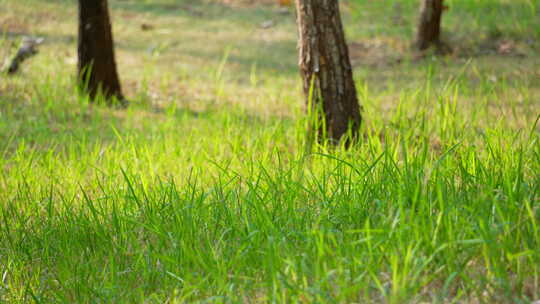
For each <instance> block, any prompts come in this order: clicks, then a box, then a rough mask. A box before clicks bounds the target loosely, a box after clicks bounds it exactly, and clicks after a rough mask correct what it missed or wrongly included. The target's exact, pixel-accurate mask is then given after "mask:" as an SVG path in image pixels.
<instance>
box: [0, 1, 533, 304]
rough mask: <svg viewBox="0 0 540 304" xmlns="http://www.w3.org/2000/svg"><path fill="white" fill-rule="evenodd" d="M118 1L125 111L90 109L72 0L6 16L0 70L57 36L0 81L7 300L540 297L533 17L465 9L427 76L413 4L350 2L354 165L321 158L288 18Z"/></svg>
mask: <svg viewBox="0 0 540 304" xmlns="http://www.w3.org/2000/svg"><path fill="white" fill-rule="evenodd" d="M110 2H111V3H110V4H111V8H112V11H113V17H114V31H115V38H116V43H117V57H118V60H117V61H118V64H119V70H120V74H121V78H122V82H123V84H124V89H125V92H126V95H127V96H128V97H129V98H130V99H131V101H132V106H131V107H130V108H129V109H128V110H125V111H121V110H113V109H108V108H106V107H102V106H95V105H89V104H88V102H87V100H86V99H85V98H84V97H80V96H79V95H78V94H77V93H76V90H75V88H74V72H75V63H76V7H75V5H74V3H72V1H63V0H54V1H52V0H47V1H44V0H42V1H40V0H17V1H13V0H0V11H2V15H1V16H0V30H1V31H2V33H3V35H2V38H1V39H0V57H6V56H7V55H8V53H9V52H12V51H13V50H14V47H15V45H16V43H17V42H18V41H19V39H20V37H21V35H24V34H31V35H38V36H43V37H44V38H45V39H46V43H45V44H44V45H43V46H42V47H41V53H40V54H39V55H38V56H36V57H35V58H33V59H31V60H30V61H29V62H27V63H26V64H25V66H24V68H23V70H22V72H21V73H20V74H19V75H17V76H15V77H10V78H7V77H5V76H1V77H2V78H0V153H1V155H2V157H1V158H0V168H1V171H0V172H1V175H0V302H7V303H23V302H30V303H32V302H36V303H56V302H60V303H96V302H98V303H99V302H101V303H132V302H144V303H164V302H167V303H195V302H199V303H266V302H277V303H297V302H299V303H370V302H373V303H381V302H382V303H406V302H410V303H419V302H424V303H426V302H428V303H431V302H434V303H455V302H459V303H529V302H531V301H532V300H538V299H540V227H539V224H540V221H539V219H540V174H539V172H540V144H539V140H540V126H539V123H538V118H539V114H540V53H539V49H540V8H539V5H538V3H537V2H535V1H532V0H531V1H527V0H511V1H510V0H506V1H503V0H501V1H487V0H482V1H468V0H453V1H448V4H449V5H450V10H449V11H448V13H447V16H446V19H445V23H444V27H445V29H446V31H445V35H444V37H445V40H446V41H447V42H448V43H449V44H450V45H452V46H453V52H452V53H451V54H449V55H447V56H444V57H433V56H427V57H426V58H424V59H417V58H415V56H414V55H411V54H409V45H410V40H411V37H412V36H413V34H414V19H415V16H416V12H417V10H416V1H412V0H411V1H409V0H407V1H397V0H392V1H390V0H389V1H367V0H366V1H356V2H352V1H349V2H345V1H344V5H343V12H344V15H345V21H346V25H347V32H348V36H349V41H350V43H351V53H352V56H353V61H354V63H355V67H356V68H355V74H356V78H357V84H358V87H359V95H360V99H361V102H362V105H363V108H364V116H365V123H364V126H363V129H362V133H363V134H364V140H363V141H362V143H361V144H359V145H358V146H357V147H354V148H353V149H351V150H348V151H345V150H341V149H331V150H329V149H326V148H325V147H307V146H306V143H305V140H304V137H305V133H306V131H305V130H306V129H305V126H306V120H305V118H304V116H303V114H302V97H301V91H300V82H299V76H298V72H297V68H296V49H295V46H296V42H295V39H296V30H295V26H294V14H293V12H292V11H291V12H289V13H286V12H283V11H282V10H281V9H279V8H278V7H275V6H272V5H254V4H253V3H252V4H250V3H251V2H250V1H244V2H241V3H238V2H234V1H228V3H218V2H217V1H187V0H186V1H180V0H178V1H172V0H169V1H167V0H155V1H149V0H146V1H144V0H111V1H110ZM395 3H399V4H395ZM270 20H271V21H272V22H271V23H270V22H268V21H270ZM263 23H264V25H266V26H268V25H270V28H267V29H264V28H263V26H262V25H263ZM143 24H144V25H145V28H151V29H150V30H142V25H143Z"/></svg>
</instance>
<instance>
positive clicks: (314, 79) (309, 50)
mask: <svg viewBox="0 0 540 304" xmlns="http://www.w3.org/2000/svg"><path fill="white" fill-rule="evenodd" d="M296 10H297V19H298V20H297V23H298V32H299V44H298V45H299V53H300V59H299V65H300V73H301V75H302V79H303V87H304V94H305V97H306V103H307V104H308V107H311V108H309V110H310V111H315V112H314V113H319V114H320V115H317V116H316V117H315V118H316V120H317V121H318V123H317V125H316V129H317V130H315V131H316V132H318V134H319V140H325V139H329V140H330V141H332V142H334V143H337V142H339V140H340V139H342V137H343V136H344V135H346V134H348V132H350V133H349V134H350V135H351V137H347V141H349V140H351V139H354V138H356V137H357V134H358V130H359V127H360V124H361V121H362V118H361V114H360V105H359V103H358V97H357V92H356V87H355V84H354V79H353V72H352V66H351V61H350V58H349V50H348V46H347V43H346V40H345V33H344V30H343V24H342V21H341V15H340V10H339V1H337V0H296ZM319 110H320V111H319Z"/></svg>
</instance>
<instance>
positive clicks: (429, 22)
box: [416, 0, 444, 51]
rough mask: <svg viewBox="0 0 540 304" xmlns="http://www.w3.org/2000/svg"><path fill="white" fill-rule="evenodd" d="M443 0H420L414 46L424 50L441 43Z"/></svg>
mask: <svg viewBox="0 0 540 304" xmlns="http://www.w3.org/2000/svg"><path fill="white" fill-rule="evenodd" d="M443 1H444V0H422V4H421V6H420V22H419V24H418V30H417V36H416V48H417V49H418V50H420V51H424V50H426V49H428V48H430V47H431V46H436V47H439V46H440V45H441V41H440V38H441V20H442V14H443V10H444V5H443Z"/></svg>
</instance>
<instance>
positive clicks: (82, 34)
mask: <svg viewBox="0 0 540 304" xmlns="http://www.w3.org/2000/svg"><path fill="white" fill-rule="evenodd" d="M78 56H79V61H78V76H79V82H80V84H81V86H82V87H83V88H84V89H85V90H86V91H87V92H88V94H89V95H90V98H91V99H92V100H93V99H95V98H96V96H97V95H99V94H102V95H103V96H104V97H105V98H106V99H107V100H108V101H109V103H111V102H112V100H113V99H114V98H116V100H117V101H119V102H120V103H121V105H123V106H126V105H127V103H126V101H125V99H124V96H123V95H122V89H121V86H120V81H119V79H118V73H117V71H116V62H115V57H114V42H113V37H112V31H111V21H110V17H109V8H108V3H107V0H79V43H78Z"/></svg>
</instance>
